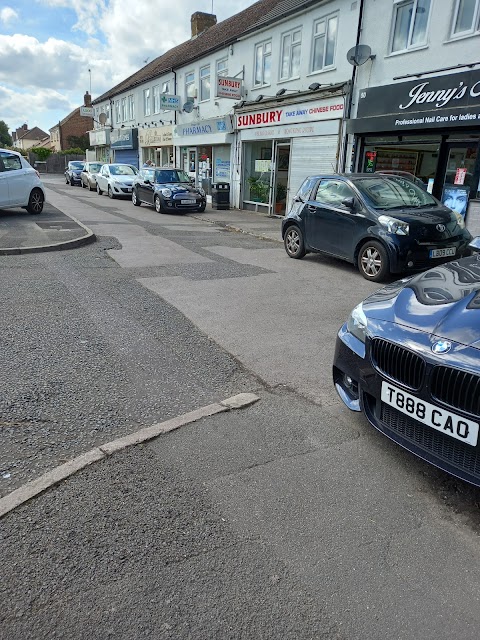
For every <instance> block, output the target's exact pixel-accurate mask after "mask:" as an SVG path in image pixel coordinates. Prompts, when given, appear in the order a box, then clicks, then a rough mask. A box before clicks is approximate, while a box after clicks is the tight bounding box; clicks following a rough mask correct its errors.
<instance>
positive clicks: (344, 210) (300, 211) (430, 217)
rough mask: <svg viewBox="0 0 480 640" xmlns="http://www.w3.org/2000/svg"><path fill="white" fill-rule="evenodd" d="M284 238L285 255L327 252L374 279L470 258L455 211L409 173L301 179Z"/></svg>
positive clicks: (460, 219)
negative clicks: (351, 263)
mask: <svg viewBox="0 0 480 640" xmlns="http://www.w3.org/2000/svg"><path fill="white" fill-rule="evenodd" d="M282 237H283V240H284V244H285V250H286V252H287V254H288V255H289V256H290V257H291V258H303V256H304V255H305V254H306V253H307V252H308V251H316V252H321V253H326V254H329V255H332V256H335V257H337V258H342V259H343V260H347V261H349V262H353V263H354V264H356V265H357V266H358V269H359V270H360V273H361V274H362V276H363V277H364V278H366V279H367V280H372V281H374V282H380V281H382V280H384V279H385V278H387V277H388V275H389V274H390V273H404V272H408V271H423V270H425V269H429V268H430V267H432V266H434V265H436V264H440V263H443V262H446V261H448V260H453V259H456V258H460V257H462V256H464V255H468V254H469V253H470V250H469V249H468V243H469V242H470V240H471V239H472V236H471V235H470V233H469V232H468V231H467V230H466V228H465V222H464V219H463V217H462V216H461V215H460V214H459V213H455V212H454V211H452V210H451V209H448V208H447V207H445V206H444V205H443V204H441V203H440V202H439V201H438V200H436V199H435V198H434V197H433V196H431V195H430V194H429V193H427V192H426V191H425V190H424V189H422V188H420V187H419V186H417V185H416V184H415V183H414V182H412V181H411V180H409V179H408V178H405V177H403V176H396V175H380V174H368V173H367V174H345V175H330V176H312V177H310V178H307V179H306V180H305V181H304V183H303V185H302V186H301V187H300V190H299V191H298V193H297V195H296V196H295V199H294V202H293V206H292V207H291V209H290V211H289V213H288V215H287V217H286V218H285V219H284V220H283V222H282Z"/></svg>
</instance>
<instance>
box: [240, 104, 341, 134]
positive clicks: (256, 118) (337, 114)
mask: <svg viewBox="0 0 480 640" xmlns="http://www.w3.org/2000/svg"><path fill="white" fill-rule="evenodd" d="M343 109H344V104H343V98H341V97H340V98H327V99H326V100H318V101H312V102H305V103H301V104H291V105H288V106H281V107H273V108H272V109H265V110H264V111H254V112H253V113H244V114H243V113H242V114H241V115H240V114H238V115H237V129H239V130H242V129H253V128H257V127H269V126H273V125H279V124H296V123H299V122H313V121H317V120H332V119H335V118H342V117H343Z"/></svg>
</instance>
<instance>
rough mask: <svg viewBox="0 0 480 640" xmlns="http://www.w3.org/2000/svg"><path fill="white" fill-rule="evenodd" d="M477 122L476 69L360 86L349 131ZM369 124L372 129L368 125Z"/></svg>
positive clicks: (479, 86)
mask: <svg viewBox="0 0 480 640" xmlns="http://www.w3.org/2000/svg"><path fill="white" fill-rule="evenodd" d="M477 122H479V123H480V71H479V70H475V71H466V72H463V73H455V74H450V75H445V76H434V77H432V78H429V77H426V78H421V79H416V80H414V81H411V82H401V83H398V84H391V85H387V86H383V87H372V88H369V89H361V90H360V92H359V95H358V110H357V118H356V119H355V120H353V121H351V123H350V126H349V130H350V131H352V132H361V131H364V132H367V131H381V130H383V131H388V130H391V129H394V130H399V129H404V128H425V127H426V128H434V127H439V126H440V127H441V126H443V127H451V126H454V127H458V126H469V125H470V126H471V125H472V124H476V123H477ZM372 127H373V128H372Z"/></svg>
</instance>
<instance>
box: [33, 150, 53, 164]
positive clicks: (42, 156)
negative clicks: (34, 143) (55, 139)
mask: <svg viewBox="0 0 480 640" xmlns="http://www.w3.org/2000/svg"><path fill="white" fill-rule="evenodd" d="M29 151H31V152H32V153H34V154H35V155H36V156H37V159H38V160H41V161H43V160H46V159H47V158H48V156H50V155H51V154H52V150H51V149H46V148H45V147H32V148H31V149H29Z"/></svg>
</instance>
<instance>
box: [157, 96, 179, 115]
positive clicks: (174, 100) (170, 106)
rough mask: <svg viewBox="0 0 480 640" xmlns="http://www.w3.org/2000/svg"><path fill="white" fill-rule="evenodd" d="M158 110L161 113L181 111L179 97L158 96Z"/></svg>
mask: <svg viewBox="0 0 480 640" xmlns="http://www.w3.org/2000/svg"><path fill="white" fill-rule="evenodd" d="M160 108H161V109H162V110H163V111H181V110H182V106H181V100H180V96H174V95H169V94H168V93H162V94H161V96H160Z"/></svg>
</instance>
